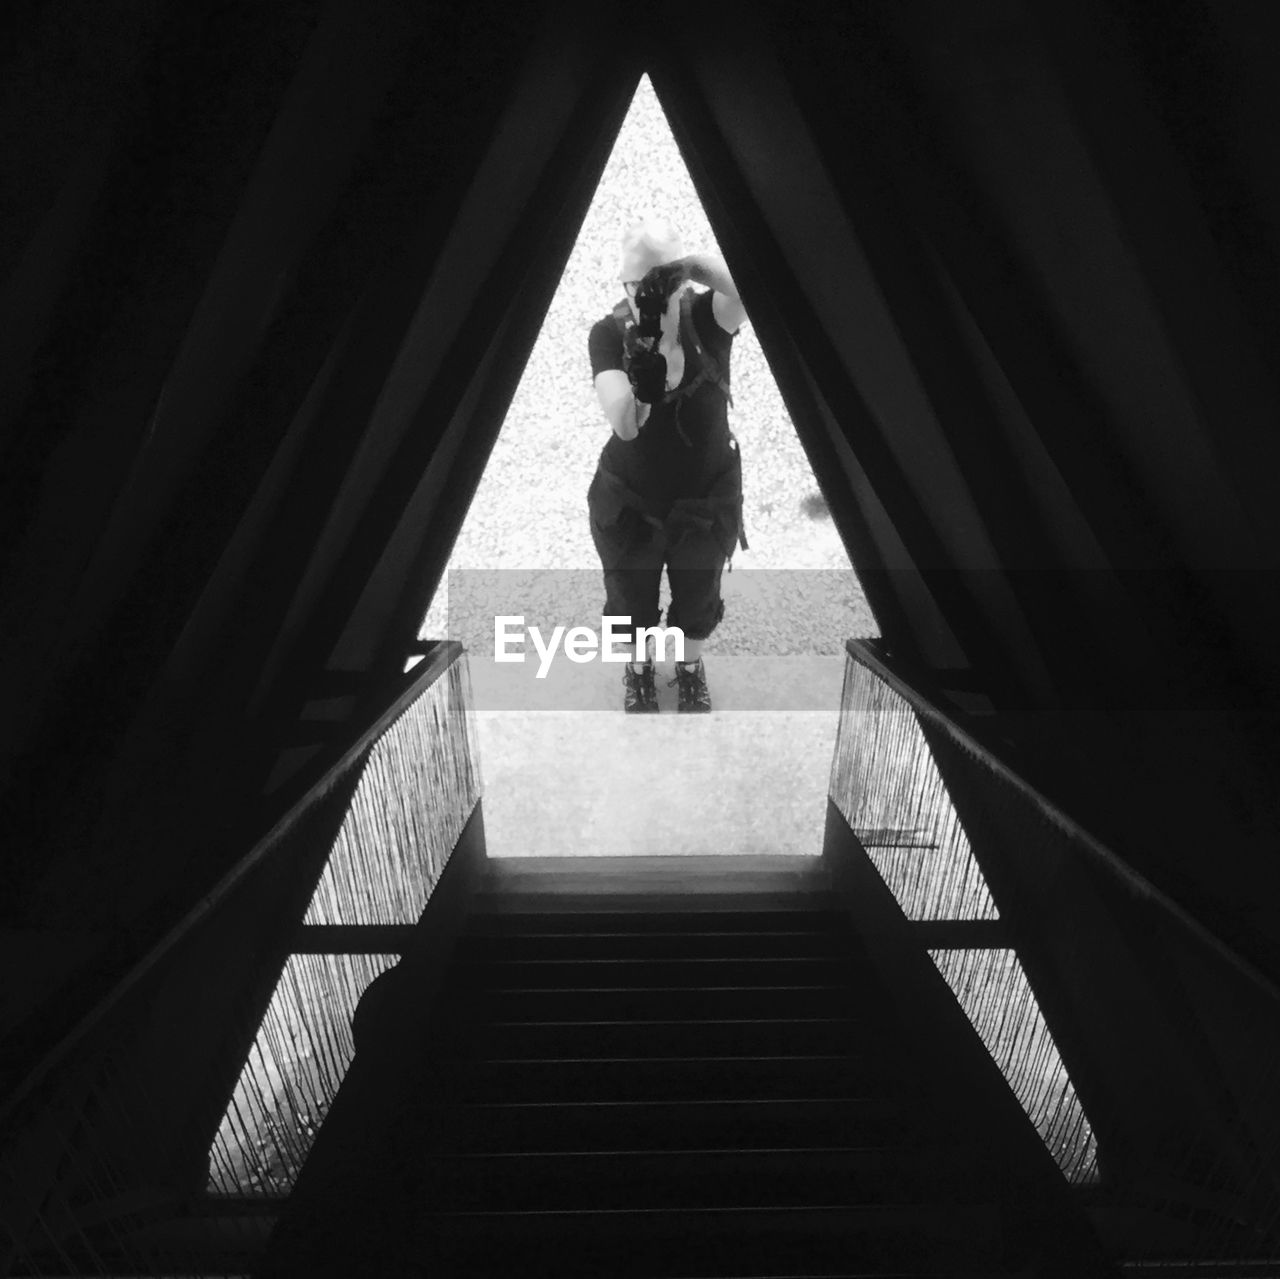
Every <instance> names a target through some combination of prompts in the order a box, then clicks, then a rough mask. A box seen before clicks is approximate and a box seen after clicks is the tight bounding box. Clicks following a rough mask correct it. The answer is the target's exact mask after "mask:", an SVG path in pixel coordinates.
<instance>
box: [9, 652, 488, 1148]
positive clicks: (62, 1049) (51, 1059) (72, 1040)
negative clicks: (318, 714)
mask: <svg viewBox="0 0 1280 1279" xmlns="http://www.w3.org/2000/svg"><path fill="white" fill-rule="evenodd" d="M462 652H463V648H462V644H461V643H459V642H458V641H457V640H443V641H441V643H440V644H439V645H438V646H437V648H436V649H435V650H434V651H433V652H432V653H431V655H430V656H429V657H427V658H426V659H425V660H424V661H422V662H420V663H419V664H418V665H417V666H415V667H414V668H413V670H412V671H410V672H409V673H408V675H407V676H406V677H405V678H404V679H403V680H401V681H398V682H397V684H396V686H395V687H394V688H393V689H392V690H391V691H390V693H389V695H388V696H387V698H386V700H385V701H383V702H380V703H377V704H375V705H374V707H373V709H372V710H371V711H370V712H369V713H368V715H367V717H366V719H365V722H364V725H363V727H357V728H356V730H355V732H354V734H353V735H352V736H351V737H350V738H348V739H347V741H346V744H345V745H343V744H342V743H335V744H334V745H332V746H331V747H330V748H329V749H328V750H326V751H325V752H323V753H322V754H321V756H320V757H319V758H318V759H316V760H315V761H313V762H312V763H311V764H309V765H308V766H306V767H304V769H303V770H302V773H301V775H300V776H299V777H298V778H297V779H295V780H294V781H293V782H292V783H290V784H288V785H287V786H286V787H285V789H284V792H283V793H282V795H281V796H280V798H279V799H277V800H275V801H273V802H272V803H271V804H270V808H269V812H268V815H267V817H266V819H265V821H266V830H265V831H264V833H263V834H262V835H261V836H260V837H259V838H258V839H256V840H255V841H254V843H253V844H252V846H251V847H250V848H249V849H248V850H247V851H246V852H245V853H244V854H243V855H242V856H241V857H239V858H238V859H237V860H236V862H235V864H234V865H233V866H232V867H231V868H230V870H228V871H227V872H226V873H225V874H224V875H223V876H222V878H221V879H219V880H218V882H217V883H216V884H215V885H214V886H213V887H212V888H211V889H210V890H209V891H208V892H207V893H205V894H204V895H203V896H202V897H201V898H200V900H199V901H197V902H196V903H195V905H193V906H192V907H191V908H190V909H189V910H188V911H187V912H186V913H185V914H184V915H183V916H182V917H181V918H180V919H179V920H178V921H177V922H176V923H175V924H174V925H173V927H171V928H170V929H168V931H167V932H165V933H164V935H163V936H161V937H160V938H159V939H158V940H157V941H156V942H155V943H154V944H153V945H152V946H151V947H150V948H149V949H148V950H147V951H146V952H145V953H144V954H143V955H142V956H141V957H140V958H139V959H138V960H137V961H136V962H135V963H134V964H132V965H131V966H130V967H129V969H128V970H127V971H126V972H125V973H124V974H123V976H122V977H121V978H120V979H119V981H117V982H116V983H115V984H114V985H113V986H112V987H111V988H110V989H109V990H108V991H106V992H105V993H104V994H103V995H102V996H101V997H100V998H98V999H97V1000H96V1001H95V1002H94V1004H93V1006H92V1007H91V1008H90V1009H89V1010H88V1011H87V1012H85V1013H84V1014H83V1015H82V1016H81V1017H80V1018H79V1019H78V1020H77V1021H76V1022H75V1024H74V1025H73V1026H72V1027H71V1028H70V1029H69V1030H68V1031H66V1033H65V1034H63V1035H62V1036H61V1038H59V1039H58V1040H57V1041H56V1042H55V1043H54V1044H53V1045H52V1046H51V1047H50V1048H49V1049H47V1050H46V1051H45V1052H44V1053H42V1054H41V1055H40V1057H39V1058H38V1059H37V1061H36V1062H35V1063H34V1064H33V1065H32V1066H31V1068H30V1069H29V1070H28V1071H27V1073H26V1074H25V1075H24V1076H23V1078H22V1079H21V1081H20V1082H19V1083H18V1085H17V1086H16V1087H15V1088H14V1089H13V1090H12V1091H11V1092H10V1093H9V1095H8V1096H7V1097H5V1098H3V1099H0V1123H3V1122H4V1121H6V1120H7V1119H9V1118H10V1117H11V1116H12V1115H13V1114H14V1112H15V1111H16V1110H17V1108H18V1107H19V1105H20V1104H21V1103H22V1102H23V1101H24V1100H25V1099H26V1098H27V1097H28V1096H29V1095H30V1094H31V1092H32V1091H33V1090H34V1089H35V1088H36V1087H37V1086H38V1085H39V1084H40V1082H41V1081H42V1080H43V1079H44V1078H45V1077H46V1076H47V1075H48V1074H49V1072H50V1071H51V1070H52V1069H53V1068H54V1067H55V1066H56V1065H57V1064H58V1063H59V1062H60V1061H62V1060H63V1059H64V1058H65V1057H66V1056H67V1054H68V1053H69V1052H70V1051H71V1049H73V1048H74V1047H75V1046H76V1044H78V1043H79V1042H80V1041H81V1040H83V1039H84V1037H85V1036H86V1035H87V1034H89V1032H90V1031H91V1030H93V1029H94V1027H95V1026H97V1025H98V1024H99V1023H100V1022H101V1021H102V1020H103V1018H104V1017H105V1016H106V1015H107V1014H108V1013H109V1012H110V1011H111V1010H112V1009H113V1008H114V1007H115V1006H116V1005H117V1004H118V1003H119V1002H120V1000H121V999H123V998H124V996H125V995H127V994H128V993H129V991H131V990H132V989H133V988H134V987H135V986H137V985H138V983H139V982H140V981H142V980H143V979H144V978H145V977H146V976H147V974H148V973H150V972H151V971H152V970H153V969H154V968H155V967H156V965H157V964H158V963H159V962H160V960H161V959H163V958H164V956H165V955H167V954H168V953H169V952H170V951H171V950H172V949H173V948H174V947H175V946H176V945H178V943H179V942H181V941H182V939H183V938H184V937H186V936H187V935H188V934H189V933H190V932H191V930H192V929H193V928H195V927H196V925H197V924H199V923H200V922H201V921H202V920H203V919H205V918H206V917H207V916H208V915H210V914H211V913H212V912H213V911H214V910H216V909H217V907H218V906H219V905H220V904H221V903H222V902H223V901H224V900H225V899H226V898H227V897H228V896H229V895H230V894H231V893H232V892H233V891H234V890H235V888H236V887H237V886H238V885H239V884H240V882H241V881H242V880H243V879H244V878H245V877H246V876H247V875H248V874H249V873H250V872H251V871H252V870H254V869H255V868H256V867H257V866H258V865H259V864H260V863H261V862H262V861H263V860H264V859H265V858H266V857H267V855H268V854H269V853H270V852H271V850H272V849H273V848H275V847H277V846H278V845H279V844H280V841H281V840H282V839H283V837H284V836H285V834H286V833H287V832H288V831H289V830H290V828H291V827H292V826H293V825H294V824H295V823H296V822H297V821H298V820H299V818H300V817H301V816H302V814H303V813H305V812H306V811H307V810H308V809H309V808H310V807H311V805H312V804H314V803H315V802H316V801H317V800H319V799H320V798H322V797H323V796H324V795H325V794H326V793H327V792H328V791H329V790H330V788H331V787H332V786H333V785H334V784H335V783H336V782H337V781H338V780H339V779H340V778H341V777H343V776H344V775H345V774H346V773H347V772H348V771H349V770H350V769H351V768H353V767H354V766H355V765H356V764H357V763H358V762H359V759H360V757H361V756H362V755H363V754H364V753H365V752H366V751H367V750H368V749H369V748H370V747H371V746H372V745H373V744H374V743H375V742H377V740H378V739H379V738H380V737H381V736H382V735H383V733H385V732H386V731H387V729H388V728H390V727H391V725H392V724H394V723H395V721H396V720H397V719H399V717H400V716H401V715H402V714H404V712H405V711H406V710H408V709H409V707H410V706H412V705H413V704H414V703H415V702H416V701H417V700H418V698H420V697H421V696H422V695H423V693H425V692H426V690H427V689H428V688H430V687H431V685H432V684H434V683H435V682H436V681H437V680H438V679H439V678H440V677H441V676H442V675H444V674H445V672H446V671H448V670H449V668H450V667H451V666H452V665H453V664H454V663H455V662H456V661H457V660H458V658H459V657H461V655H462Z"/></svg>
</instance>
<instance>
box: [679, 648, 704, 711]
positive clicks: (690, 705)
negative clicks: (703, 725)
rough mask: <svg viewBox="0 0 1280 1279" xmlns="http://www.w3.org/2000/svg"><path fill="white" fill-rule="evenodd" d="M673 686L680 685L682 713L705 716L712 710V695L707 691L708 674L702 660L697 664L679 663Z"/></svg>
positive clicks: (699, 659)
mask: <svg viewBox="0 0 1280 1279" xmlns="http://www.w3.org/2000/svg"><path fill="white" fill-rule="evenodd" d="M670 683H672V684H679V685H680V713H681V714H682V715H687V714H693V715H705V714H706V713H707V712H708V711H709V710H710V709H711V694H710V693H709V692H708V691H707V672H706V669H705V668H704V667H703V665H702V658H698V660H697V661H696V662H689V663H687V664H686V663H685V662H677V663H676V677H675V679H673V680H671V681H670Z"/></svg>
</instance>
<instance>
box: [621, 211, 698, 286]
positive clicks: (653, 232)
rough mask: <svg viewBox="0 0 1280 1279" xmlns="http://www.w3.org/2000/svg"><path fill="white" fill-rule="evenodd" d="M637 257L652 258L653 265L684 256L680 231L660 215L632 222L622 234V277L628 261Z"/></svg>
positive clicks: (624, 274) (624, 275)
mask: <svg viewBox="0 0 1280 1279" xmlns="http://www.w3.org/2000/svg"><path fill="white" fill-rule="evenodd" d="M637 257H642V258H645V259H652V264H653V265H654V266H660V265H662V264H663V263H666V262H674V261H675V260H676V259H677V258H682V257H684V242H683V241H682V240H681V238H680V232H679V231H677V230H676V228H675V227H674V226H673V225H672V224H671V223H670V222H668V221H667V220H666V219H665V218H661V217H644V218H642V219H640V221H638V222H634V223H632V225H631V226H629V227H628V228H627V229H626V231H624V232H623V234H622V267H621V274H622V276H623V278H625V277H626V271H627V263H628V261H630V260H632V259H634V258H637Z"/></svg>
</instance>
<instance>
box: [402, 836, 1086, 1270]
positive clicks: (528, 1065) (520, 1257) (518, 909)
mask: <svg viewBox="0 0 1280 1279" xmlns="http://www.w3.org/2000/svg"><path fill="white" fill-rule="evenodd" d="M433 1026H434V1030H433V1033H432V1036H431V1040H432V1044H433V1048H432V1051H431V1054H430V1058H429V1060H428V1062H427V1065H426V1069H425V1071H424V1077H423V1078H422V1080H421V1088H420V1089H419V1090H418V1093H417V1095H418V1097H419V1098H420V1099H421V1104H420V1105H418V1106H415V1107H414V1109H413V1111H412V1112H411V1113H410V1114H408V1115H406V1116H405V1117H404V1120H405V1122H407V1123H409V1124H410V1125H411V1126H412V1129H413V1131H414V1132H415V1133H417V1134H419V1135H420V1138H421V1140H422V1148H421V1160H420V1164H419V1174H418V1177H417V1179H416V1185H414V1186H412V1187H410V1188H409V1196H408V1197H409V1199H410V1200H411V1201H412V1202H413V1203H414V1204H415V1205H416V1209H415V1211H414V1213H413V1217H414V1226H413V1235H414V1244H413V1246H412V1255H413V1256H414V1257H415V1258H420V1259H421V1264H422V1273H424V1274H430V1275H440V1276H443V1275H458V1276H464V1275H465V1276H494V1277H495V1279H496V1277H497V1276H503V1277H504V1279H505V1277H508V1276H516V1275H519V1276H548V1277H549V1276H558V1277H559V1276H569V1275H584V1276H585V1275H592V1276H652V1277H655V1279H656V1277H657V1276H662V1277H664V1279H676V1277H680V1279H694V1277H695V1276H697V1277H699V1279H702V1277H705V1279H710V1277H711V1276H742V1277H745V1276H753V1277H760V1279H763V1277H764V1276H774V1277H776V1279H781V1277H782V1276H792V1277H799V1276H818V1275H822V1276H855V1275H858V1276H870V1275H877V1276H889V1275H894V1276H907V1275H917V1274H918V1275H926V1274H928V1275H970V1274H972V1275H1004V1274H1014V1273H1027V1274H1033V1273H1034V1274H1041V1273H1050V1272H1051V1271H1049V1270H1044V1269H1039V1268H1036V1269H1028V1270H1026V1271H1020V1270H1016V1269H1014V1268H1012V1261H1013V1257H1012V1253H1013V1252H1016V1251H1017V1248H1011V1242H1010V1238H1009V1236H1008V1232H1006V1231H1005V1230H1004V1229H1003V1228H1002V1223H1003V1222H1004V1220H1005V1214H1006V1212H1007V1211H1008V1193H1007V1189H1006V1190H1003V1191H1002V1186H1003V1187H1006V1188H1007V1186H1008V1185H1009V1169H1008V1168H1007V1167H1006V1168H1001V1167H1000V1166H999V1161H998V1160H997V1161H993V1160H992V1159H991V1158H990V1157H989V1156H990V1151H989V1150H985V1149H980V1150H975V1149H973V1147H972V1143H971V1142H970V1143H968V1144H967V1145H966V1144H965V1143H963V1142H962V1141H961V1140H960V1139H959V1138H958V1137H957V1136H956V1135H955V1134H954V1133H953V1132H952V1131H951V1128H952V1125H950V1124H949V1123H948V1116H947V1114H946V1113H942V1112H940V1111H939V1109H938V1108H937V1107H936V1106H935V1105H932V1104H930V1103H929V1102H928V1101H927V1100H926V1098H927V1097H928V1096H929V1091H930V1090H929V1087H928V1086H927V1085H926V1084H925V1083H924V1082H923V1081H922V1079H921V1076H920V1071H919V1070H918V1069H917V1066H918V1063H916V1062H913V1061H912V1060H911V1054H909V1053H908V1052H907V1050H906V1048H905V1046H904V1043H903V1036H902V1035H901V1033H900V1026H899V1023H898V1020H897V1014H896V1013H895V1009H894V1007H893V1006H892V1001H891V1000H890V999H889V997H888V996H887V993H886V991H885V990H884V989H883V988H882V986H881V985H880V984H879V982H878V981H877V979H876V977H875V975H874V972H873V969H872V965H871V963H870V961H869V959H868V957H867V955H866V954H865V953H864V951H863V950H862V948H861V947H860V945H859V942H858V940H857V938H856V937H855V936H854V934H853V933H852V931H851V929H850V926H849V919H848V916H847V915H846V914H844V912H842V911H841V910H840V908H839V905H838V903H837V901H836V899H835V898H834V897H833V896H832V894H831V893H830V891H829V890H828V887H827V885H826V882H825V879H824V871H823V869H822V867H821V865H820V864H819V863H818V861H817V859H808V858H718V857H708V858H693V859H685V858H681V859H678V862H677V859H662V858H653V859H599V860H598V861H595V862H594V863H592V862H591V861H590V860H589V859H582V858H572V859H558V858H548V859H520V860H518V861H517V860H512V861H510V862H506V863H503V862H493V863H490V864H489V869H488V870H487V872H486V878H485V880H484V883H483V886H482V888H481V890H480V891H479V893H478V894H477V895H476V896H475V898H474V899H473V906H472V911H471V913H470V915H469V918H468V920H467V922H466V924H465V926H464V929H463V932H462V934H461V936H460V938H459V940H458V944H457V946H456V948H455V951H454V956H453V959H452V961H451V964H450V967H449V969H448V971H447V973H446V975H445V979H444V986H443V989H442V993H441V995H440V997H439V999H438V1001H437V1004H436V1007H435V1010H434V1013H433ZM955 1104H956V1105H963V1104H964V1099H963V1098H962V1097H957V1098H956V1099H955ZM1015 1233H1016V1232H1015ZM1024 1260H1025V1258H1024ZM1062 1273H1064V1274H1065V1273H1080V1272H1071V1271H1069V1270H1064V1271H1062Z"/></svg>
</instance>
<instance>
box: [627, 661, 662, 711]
mask: <svg viewBox="0 0 1280 1279" xmlns="http://www.w3.org/2000/svg"><path fill="white" fill-rule="evenodd" d="M622 683H623V686H624V687H625V689H626V692H625V693H624V694H623V700H622V706H623V709H624V710H625V711H626V712H627V714H628V715H652V714H655V713H656V712H657V709H658V690H657V687H656V686H655V684H654V682H653V663H652V662H645V664H644V665H643V666H635V665H633V664H632V663H631V662H628V663H627V669H626V670H625V671H623V673H622Z"/></svg>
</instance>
